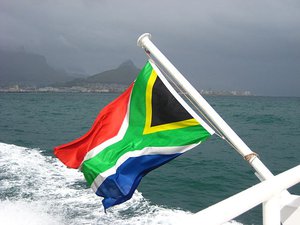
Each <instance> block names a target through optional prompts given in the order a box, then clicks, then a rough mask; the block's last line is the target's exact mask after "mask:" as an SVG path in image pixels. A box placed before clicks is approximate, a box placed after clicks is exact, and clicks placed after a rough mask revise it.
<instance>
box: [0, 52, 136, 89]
mask: <svg viewBox="0 0 300 225" xmlns="http://www.w3.org/2000/svg"><path fill="white" fill-rule="evenodd" d="M138 73H139V69H138V68H137V67H136V66H135V65H134V64H133V62H132V61H131V60H127V61H125V62H124V63H122V64H121V65H120V66H119V67H117V68H116V69H112V70H107V71H104V72H101V73H97V74H95V75H92V76H88V77H82V78H74V76H72V74H69V73H67V72H65V71H62V70H57V69H55V68H53V67H52V66H50V65H49V64H48V63H47V60H46V58H45V57H44V56H43V55H39V54H35V53H29V52H26V51H24V50H23V51H7V50H1V49H0V86H2V87H5V86H9V85H16V84H18V85H21V86H40V87H41V86H56V87H72V86H91V85H96V84H100V83H104V84H120V85H129V84H130V83H131V82H132V81H134V79H135V77H136V76H137V74H138Z"/></svg>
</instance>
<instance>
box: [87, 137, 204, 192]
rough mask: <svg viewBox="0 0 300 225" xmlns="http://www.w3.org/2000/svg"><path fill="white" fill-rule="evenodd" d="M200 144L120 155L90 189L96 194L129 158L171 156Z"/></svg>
mask: <svg viewBox="0 0 300 225" xmlns="http://www.w3.org/2000/svg"><path fill="white" fill-rule="evenodd" d="M200 143H201V142H199V143H197V144H192V145H186V146H177V147H146V148H143V149H142V150H135V151H130V152H127V153H125V154H124V155H122V156H121V157H120V158H119V159H118V161H117V163H116V164H115V165H114V166H113V167H111V168H110V169H108V170H106V171H104V172H103V173H100V174H99V175H98V176H97V177H96V178H95V180H94V181H93V183H92V185H91V187H92V189H93V190H94V191H95V192H96V191H97V189H98V187H99V186H100V185H101V184H102V183H103V181H104V180H105V179H106V178H107V177H109V176H111V175H113V174H115V173H116V171H117V169H118V168H119V167H120V166H121V165H122V164H123V163H124V162H125V161H126V160H127V159H129V158H131V157H139V156H145V155H171V154H176V153H184V152H186V151H188V150H190V149H191V148H194V147H195V146H197V145H199V144H200Z"/></svg>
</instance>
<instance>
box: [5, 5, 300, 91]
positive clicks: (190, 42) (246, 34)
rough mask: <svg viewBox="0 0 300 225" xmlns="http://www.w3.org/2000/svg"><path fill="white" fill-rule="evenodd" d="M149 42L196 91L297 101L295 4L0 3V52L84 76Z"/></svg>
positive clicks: (299, 68)
mask: <svg viewBox="0 0 300 225" xmlns="http://www.w3.org/2000/svg"><path fill="white" fill-rule="evenodd" d="M146 32H148V33H151V35H152V41H153V43H154V44H155V45H156V46H157V47H158V48H159V49H160V50H161V51H162V52H163V53H164V54H165V55H166V56H167V57H168V58H169V60H170V61H171V62H172V63H173V64H174V65H175V66H176V67H177V68H178V69H179V70H180V71H181V73H182V74H184V75H185V76H186V78H187V79H188V80H189V81H190V82H191V83H192V84H193V85H194V86H195V87H196V88H197V89H200V90H201V89H204V90H248V91H251V92H252V93H253V94H256V95H268V96H300V1H299V0H285V1H283V0H282V1H279V0H251V1H246V0H207V1H203V0H185V1H174V0H173V1H172V0H151V1H143V0H126V1H125V0H0V48H4V49H25V50H26V51H29V52H33V53H38V54H42V55H44V56H45V57H46V58H47V61H48V63H49V64H50V65H52V66H54V67H56V68H59V69H64V70H66V71H69V72H77V73H86V74H89V75H92V74H95V73H99V72H102V71H104V70H108V69H112V68H116V67H117V66H118V65H119V64H121V63H122V62H124V61H126V60H128V59H131V60H132V61H133V62H134V63H135V64H136V66H138V67H140V68H141V67H142V66H143V65H144V63H145V62H146V60H147V57H146V55H145V54H144V51H143V50H142V49H141V48H139V47H137V45H136V41H137V38H138V37H139V36H140V35H141V34H143V33H146Z"/></svg>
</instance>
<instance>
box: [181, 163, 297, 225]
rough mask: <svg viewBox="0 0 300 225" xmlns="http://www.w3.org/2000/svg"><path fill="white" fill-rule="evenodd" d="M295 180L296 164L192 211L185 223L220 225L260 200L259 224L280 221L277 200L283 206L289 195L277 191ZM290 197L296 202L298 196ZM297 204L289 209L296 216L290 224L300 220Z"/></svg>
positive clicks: (279, 207) (271, 223)
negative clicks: (236, 192) (261, 208)
mask: <svg viewBox="0 0 300 225" xmlns="http://www.w3.org/2000/svg"><path fill="white" fill-rule="evenodd" d="M297 183H300V165H298V166H296V167H294V168H292V169H290V170H287V171H285V172H283V173H281V174H279V175H277V176H274V177H272V178H270V179H267V180H265V181H262V182H261V183H259V184H256V185H255V186H253V187H250V188H248V189H246V190H244V191H242V192H240V193H238V194H236V195H234V196H231V197H229V198H227V199H225V200H223V201H221V202H219V203H217V204H215V205H212V206H210V207H208V208H206V209H204V210H202V211H200V212H198V213H195V214H194V215H192V216H191V217H190V218H189V219H188V222H187V221H186V222H185V223H186V224H203V225H220V224H223V223H226V222H228V221H230V220H232V219H234V218H236V217H237V216H239V215H241V214H243V213H244V212H246V211H248V210H250V209H252V208H253V207H255V206H257V205H259V204H261V203H263V224H264V225H280V224H281V221H280V220H281V217H280V213H281V212H280V211H281V208H282V206H281V203H282V202H285V203H284V206H286V205H288V204H289V203H290V202H289V197H291V198H292V195H288V194H286V193H285V194H284V195H283V196H281V193H282V192H283V191H284V190H286V189H288V188H290V187H292V186H294V185H295V184H297ZM293 199H298V202H299V199H300V197H296V198H295V196H294V198H293ZM299 207H300V204H298V205H297V206H294V208H295V210H293V212H294V213H295V212H296V211H297V210H298V215H297V216H298V219H294V221H297V222H296V223H295V224H294V225H299V224H300V213H299ZM288 216H289V215H285V217H288ZM293 216H295V215H293ZM285 220H286V219H285ZM289 224H293V223H289Z"/></svg>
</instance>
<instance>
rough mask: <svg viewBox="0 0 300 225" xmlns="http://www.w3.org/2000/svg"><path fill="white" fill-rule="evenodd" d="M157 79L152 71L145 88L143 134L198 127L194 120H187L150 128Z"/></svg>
mask: <svg viewBox="0 0 300 225" xmlns="http://www.w3.org/2000/svg"><path fill="white" fill-rule="evenodd" d="M156 79H157V73H156V72H155V70H154V69H152V72H151V75H150V78H149V80H148V84H147V88H146V99H145V100H146V122H145V127H144V131H143V134H151V133H155V132H159V131H166V130H175V129H179V128H185V127H189V126H195V125H199V123H198V121H197V120H196V119H188V120H182V121H178V122H173V123H167V124H162V125H157V126H151V123H152V91H153V86H154V83H155V81H156Z"/></svg>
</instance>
